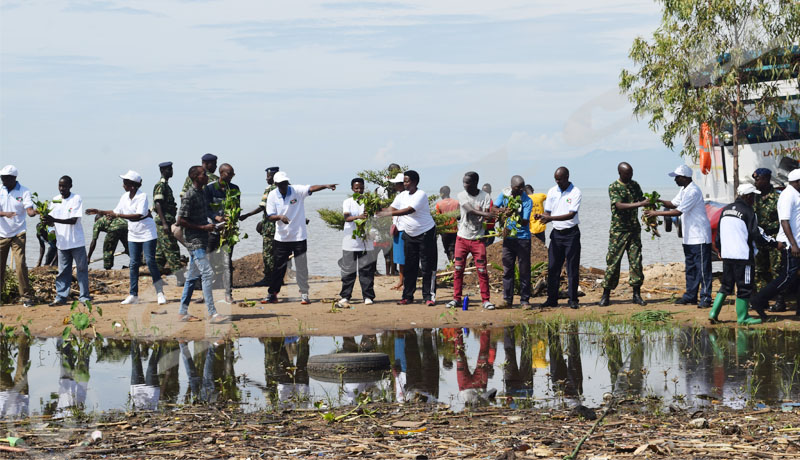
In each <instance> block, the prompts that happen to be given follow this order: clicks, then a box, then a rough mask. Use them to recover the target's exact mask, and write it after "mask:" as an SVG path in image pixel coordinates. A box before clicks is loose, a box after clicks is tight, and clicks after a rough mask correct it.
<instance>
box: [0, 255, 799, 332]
mask: <svg viewBox="0 0 800 460" xmlns="http://www.w3.org/2000/svg"><path fill="white" fill-rule="evenodd" d="M125 273H127V272H125ZM646 276H647V277H648V281H646V282H645V285H644V286H643V289H642V292H643V295H644V296H645V297H646V298H647V300H648V302H649V304H648V305H647V306H646V307H640V306H638V305H634V304H631V303H628V300H629V299H630V288H628V287H627V286H626V285H625V274H623V279H622V281H621V283H620V287H619V288H618V289H617V291H615V293H614V295H613V296H612V305H611V306H610V307H605V308H603V307H599V306H597V301H598V300H599V297H600V294H601V291H602V289H601V288H600V287H599V284H598V283H597V279H598V278H599V277H598V276H594V277H592V276H591V274H590V273H589V274H587V275H586V277H582V280H581V286H582V290H583V291H585V292H586V295H585V296H584V297H581V308H580V309H578V310H572V309H569V308H567V307H566V301H565V300H562V301H561V306H560V308H548V309H540V308H538V304H540V303H541V302H543V301H544V298H543V297H536V298H534V299H533V305H534V306H537V308H534V309H532V310H521V309H498V310H494V311H486V310H483V309H482V308H481V307H480V306H479V302H478V301H477V299H479V295H478V289H477V286H469V285H468V286H465V292H466V293H469V294H470V297H471V299H472V302H471V305H470V308H469V310H467V311H462V310H461V309H460V308H459V309H448V308H446V307H445V306H444V304H445V303H446V302H447V301H448V300H449V299H451V298H452V289H451V288H439V289H438V291H437V297H438V302H437V305H436V306H435V307H426V306H424V305H422V304H421V303H417V304H413V305H408V306H398V305H396V303H395V302H396V301H397V300H398V299H399V298H400V293H399V292H398V291H394V290H391V286H392V285H393V284H394V283H395V281H396V278H393V277H392V278H389V277H377V278H376V282H375V284H376V286H375V290H376V294H377V300H376V303H375V304H374V305H370V306H366V305H364V304H363V303H361V296H360V288H359V287H358V285H357V286H356V289H355V293H354V296H353V297H354V300H353V302H352V304H353V308H352V309H347V310H332V308H331V307H332V304H333V301H334V299H335V298H336V297H337V295H338V292H339V289H340V281H339V280H338V279H336V278H321V277H312V279H311V298H312V301H313V303H312V304H311V305H301V304H300V303H299V292H298V290H297V286H296V284H295V283H294V282H293V281H290V283H289V284H288V285H287V286H285V287H284V289H283V291H282V292H281V295H280V303H278V304H268V305H262V304H260V303H256V304H255V305H254V306H251V305H249V304H245V303H243V302H242V301H243V300H245V299H256V300H257V299H261V298H263V297H264V296H265V295H266V288H265V287H250V288H239V289H234V297H235V299H236V302H237V303H235V304H234V305H230V304H227V303H224V302H220V299H222V298H224V296H223V292H222V291H221V290H215V291H214V298H215V299H216V300H217V303H216V307H217V310H218V311H220V312H221V313H225V314H230V315H232V318H233V321H232V322H231V323H230V324H222V325H216V324H210V323H209V322H207V321H202V322H196V323H181V322H179V321H178V314H177V313H178V308H179V299H180V295H181V290H182V287H180V286H177V285H175V284H176V282H175V278H174V277H169V278H168V280H169V284H170V285H169V286H166V288H165V293H166V295H167V298H168V300H169V303H168V304H167V305H158V304H157V303H156V301H155V300H156V299H155V292H154V290H153V288H152V284H151V283H150V280H149V279H148V278H146V277H142V278H141V281H140V299H141V301H142V303H141V304H138V305H132V306H128V305H120V303H119V302H120V301H121V300H122V298H124V295H121V294H119V293H110V294H100V295H97V296H96V297H95V302H94V303H95V305H98V306H100V307H101V308H102V310H103V315H102V317H98V318H97V322H96V324H95V326H96V328H97V331H98V332H100V333H101V334H103V335H104V336H107V337H117V338H125V337H131V336H135V337H147V338H179V339H189V340H194V339H200V338H204V337H221V336H237V335H238V336H242V337H264V336H286V335H324V336H352V335H360V334H367V333H375V332H379V331H383V330H395V329H408V328H436V327H453V326H465V327H480V326H492V327H501V326H507V325H512V324H517V323H526V322H534V321H540V320H547V319H553V318H559V317H563V318H566V319H575V320H583V319H594V320H604V319H610V320H611V321H625V320H626V319H629V317H630V315H632V314H634V313H636V312H638V311H642V310H644V309H652V310H667V311H669V312H671V313H673V314H674V316H673V318H674V323H675V324H678V325H689V326H696V325H697V326H708V325H709V323H708V310H700V309H698V308H696V307H695V306H679V305H673V304H672V303H671V300H672V298H673V296H675V295H680V293H681V292H682V289H681V285H682V279H681V276H682V266H681V265H680V264H671V265H667V266H649V267H647V269H646ZM714 287H715V292H716V287H717V285H716V282H715V286H714ZM119 288H124V289H127V282H124V285H122V286H118V289H119ZM417 294H418V297H419V295H420V292H419V291H418V293H417ZM198 295H199V293H196V294H195V299H197V298H198ZM517 300H518V299H517ZM492 301H493V302H495V303H496V304H497V305H500V303H501V302H502V295H501V293H500V292H499V289H497V288H494V289H493V292H492ZM189 311H190V313H191V314H193V315H195V316H198V317H200V318H205V316H206V314H205V312H206V308H205V305H204V304H200V303H194V302H193V303H192V304H191V306H190V308H189ZM69 313H70V307H69V306H61V307H48V306H47V305H39V306H36V307H32V308H24V307H22V306H21V305H4V306H2V307H0V315H1V316H0V321H2V322H3V323H5V325H12V326H13V325H16V324H21V323H27V322H29V327H30V330H31V333H32V334H34V335H35V336H40V337H48V336H49V337H53V336H58V335H60V334H61V332H62V330H63V329H64V324H65V321H66V319H67V317H68V315H69ZM774 316H775V317H776V319H777V320H776V321H774V322H769V323H766V324H763V325H760V326H754V327H766V328H786V329H795V328H798V327H800V318H797V317H795V316H794V314H793V312H787V313H779V314H775V315H774ZM720 319H721V320H722V326H734V325H735V324H736V323H735V311H734V309H733V306H732V305H729V306H726V307H725V308H724V309H723V311H722V314H721V316H720Z"/></svg>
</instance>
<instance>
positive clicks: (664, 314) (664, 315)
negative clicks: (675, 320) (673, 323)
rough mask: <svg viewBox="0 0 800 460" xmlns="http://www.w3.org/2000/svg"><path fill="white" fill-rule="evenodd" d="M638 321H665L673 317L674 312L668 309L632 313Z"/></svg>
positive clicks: (634, 319) (633, 317)
mask: <svg viewBox="0 0 800 460" xmlns="http://www.w3.org/2000/svg"><path fill="white" fill-rule="evenodd" d="M631 319H632V320H633V321H636V322H637V323H665V322H667V321H669V320H671V319H672V313H670V312H668V311H666V310H644V311H640V312H637V313H634V314H633V315H631Z"/></svg>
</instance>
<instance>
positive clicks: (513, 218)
mask: <svg viewBox="0 0 800 460" xmlns="http://www.w3.org/2000/svg"><path fill="white" fill-rule="evenodd" d="M521 216H522V196H509V197H508V202H507V203H506V206H505V207H504V208H503V210H502V211H500V213H499V214H498V215H497V221H496V223H495V226H494V231H493V232H491V233H488V234H486V235H484V236H483V238H492V237H497V238H516V237H517V231H518V228H519V220H520V217H521ZM511 223H513V224H514V226H513V227H512V228H509V224H511ZM483 225H484V226H486V222H484V223H483Z"/></svg>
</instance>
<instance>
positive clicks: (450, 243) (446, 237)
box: [434, 185, 458, 262]
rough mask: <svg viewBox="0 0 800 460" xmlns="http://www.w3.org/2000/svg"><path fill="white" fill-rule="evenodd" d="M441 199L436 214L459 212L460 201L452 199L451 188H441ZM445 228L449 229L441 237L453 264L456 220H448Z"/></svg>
mask: <svg viewBox="0 0 800 460" xmlns="http://www.w3.org/2000/svg"><path fill="white" fill-rule="evenodd" d="M439 198H440V200H439V201H438V202H436V206H435V207H434V208H435V209H436V214H449V213H455V212H456V211H458V200H456V199H453V198H450V187H448V186H446V185H445V186H443V187H442V188H440V189H439ZM445 226H446V227H448V228H447V229H446V230H442V233H441V234H440V235H439V236H440V237H441V238H442V248H443V249H444V253H445V255H446V256H447V261H448V262H452V261H453V258H454V257H455V253H456V235H457V233H458V226H457V225H456V219H455V218H453V219H450V220H448V221H447V223H445Z"/></svg>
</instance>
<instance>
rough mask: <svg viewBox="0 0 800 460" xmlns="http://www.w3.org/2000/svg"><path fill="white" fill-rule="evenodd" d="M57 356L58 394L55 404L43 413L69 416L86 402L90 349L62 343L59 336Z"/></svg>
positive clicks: (56, 416) (56, 417)
mask: <svg viewBox="0 0 800 460" xmlns="http://www.w3.org/2000/svg"><path fill="white" fill-rule="evenodd" d="M56 344H57V346H58V351H59V354H58V358H59V363H60V369H61V373H60V378H59V380H58V396H57V398H58V399H57V400H56V401H55V405H54V406H52V405H51V408H50V410H47V409H46V410H45V414H48V415H52V416H53V418H55V419H59V418H65V417H69V416H70V415H71V413H72V410H73V409H75V410H83V407H84V404H85V403H86V390H87V387H88V386H89V360H90V357H91V349H90V348H89V347H83V348H75V347H73V346H72V345H70V344H68V343H64V342H63V341H62V340H61V338H59V339H58V341H57V343H56Z"/></svg>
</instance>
